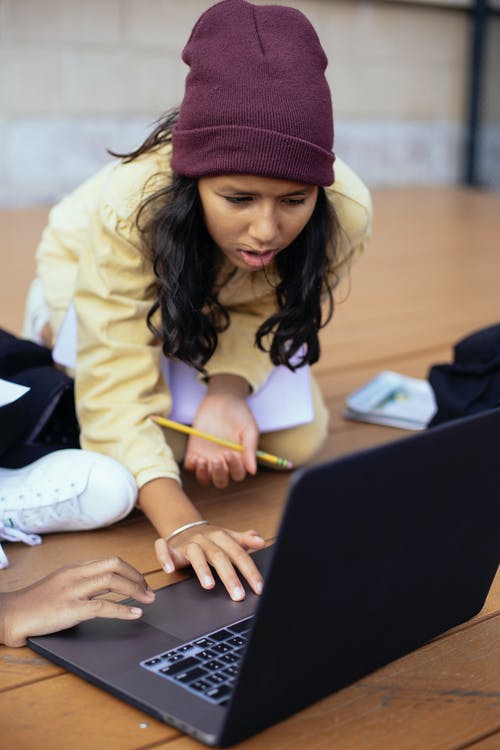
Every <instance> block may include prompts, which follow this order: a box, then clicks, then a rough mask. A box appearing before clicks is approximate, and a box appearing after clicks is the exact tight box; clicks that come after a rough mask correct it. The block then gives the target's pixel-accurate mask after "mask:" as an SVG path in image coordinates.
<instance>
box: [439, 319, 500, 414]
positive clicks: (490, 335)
mask: <svg viewBox="0 0 500 750" xmlns="http://www.w3.org/2000/svg"><path fill="white" fill-rule="evenodd" d="M428 379H429V382H430V384H431V386H432V389H433V391H434V395H435V397H436V402H437V411H436V413H435V415H434V417H433V418H432V420H431V421H430V422H429V425H428V426H429V427H434V426H435V425H437V424H441V423H442V422H447V421H448V420H450V419H457V418H458V417H464V416H467V415H468V414H475V413H476V412H480V411H486V410H487V409H494V408H495V407H496V406H500V325H493V326H490V327H489V328H483V329H481V330H479V331H476V332H475V333H472V334H470V335H469V336H467V337H466V338H464V339H462V340H461V341H459V342H458V343H457V344H456V345H455V348H454V361H453V364H443V365H434V366H433V367H431V369H430V371H429V375H428Z"/></svg>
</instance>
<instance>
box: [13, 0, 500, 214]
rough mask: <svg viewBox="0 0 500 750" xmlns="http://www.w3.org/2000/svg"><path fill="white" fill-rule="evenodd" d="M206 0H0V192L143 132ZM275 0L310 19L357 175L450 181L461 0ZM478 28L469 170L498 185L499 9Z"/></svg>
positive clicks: (458, 153)
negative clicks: (480, 39) (475, 146)
mask: <svg viewBox="0 0 500 750" xmlns="http://www.w3.org/2000/svg"><path fill="white" fill-rule="evenodd" d="M268 1H269V2H270V1H271V0H268ZM274 2H279V0H274ZM489 3H490V5H491V8H494V7H495V6H499V5H500V3H499V2H498V1H497V0H489ZM212 4H213V3H212V2H211V1H210V0H85V1H84V2H83V1H82V0H0V143H1V149H0V205H4V206H6V205H11V206H16V205H33V204H38V203H52V202H53V201H55V200H56V199H57V198H59V197H60V196H61V195H63V194H64V193H66V192H68V191H69V190H71V189H72V188H73V187H75V186H76V185H77V184H78V183H79V182H81V181H82V180H83V179H85V178H86V177H87V176H89V175H90V174H92V173H93V172H94V171H95V170H96V169H98V168H99V167H100V166H101V165H102V164H104V163H105V162H106V161H107V160H108V159H109V158H110V157H109V156H108V155H107V153H106V149H107V148H112V149H116V150H119V151H120V150H127V149H131V148H132V147H134V146H136V145H137V144H138V143H139V142H141V140H142V139H143V138H144V137H145V135H146V134H147V132H148V130H149V129H150V127H151V125H152V123H153V122H154V120H155V119H156V118H157V117H158V116H159V115H160V114H161V113H162V112H163V111H165V110H166V109H168V108H169V107H171V106H173V105H175V104H177V103H178V102H179V101H180V100H181V97H182V92H183V84H184V77H185V75H186V72H187V68H186V67H185V66H184V64H183V63H182V62H181V60H180V55H181V50H182V48H183V46H184V44H185V42H186V41H187V38H188V35H189V33H190V30H191V28H192V26H193V24H194V23H195V21H196V19H197V18H198V16H199V15H200V14H201V13H202V12H203V11H204V10H205V9H206V8H208V7H210V6H211V5H212ZM282 4H287V5H292V6H294V7H297V8H299V9H300V10H302V11H304V12H305V13H306V15H307V16H308V17H309V18H310V20H311V21H312V23H313V24H314V26H315V27H316V30H317V31H318V34H319V36H320V39H321V41H322V43H323V45H324V48H325V50H326V52H327V55H328V58H329V69H328V77H329V81H330V84H331V87H332V93H333V101H334V111H335V123H336V144H335V150H336V152H337V153H338V154H339V155H340V156H342V157H343V158H344V159H346V160H347V161H348V162H349V164H350V165H351V166H353V167H354V168H355V169H356V170H357V171H358V172H359V173H360V175H361V176H362V177H363V178H364V179H365V181H366V182H367V183H368V184H369V185H371V186H386V185H391V186H394V185H417V184H454V183H457V182H460V181H461V180H462V178H463V174H464V149H465V142H466V121H467V109H468V99H469V76H470V49H471V29H472V24H471V18H472V11H471V8H472V6H473V5H474V3H473V1H472V0H443V1H442V2H438V1H437V0H436V2H434V0H421V1H420V2H418V1H416V0H415V1H411V0H410V1H408V2H404V1H403V0H287V2H286V3H282ZM487 37H488V38H487V40H486V42H487V43H486V45H485V49H486V58H485V65H484V69H485V72H484V76H483V79H484V86H483V97H482V102H481V112H482V115H483V128H482V131H481V141H480V148H479V151H478V163H479V173H480V177H479V182H480V183H483V184H484V185H485V186H490V187H500V85H499V83H498V80H499V76H498V73H500V20H499V14H498V12H493V11H492V12H491V18H490V19H489V23H488V29H487ZM495 72H496V74H495Z"/></svg>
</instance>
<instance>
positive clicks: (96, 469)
mask: <svg viewBox="0 0 500 750" xmlns="http://www.w3.org/2000/svg"><path fill="white" fill-rule="evenodd" d="M80 454H81V456H80V460H81V461H82V463H86V464H87V466H86V467H85V468H86V469H87V472H86V474H87V481H86V486H85V489H84V491H83V492H82V493H81V494H80V496H79V501H80V509H81V513H82V521H83V523H84V524H85V525H84V527H85V528H88V529H90V528H99V527H101V526H109V525H110V524H113V523H116V522H117V521H120V520H121V519H123V518H125V517H126V516H128V514H129V513H130V512H131V511H132V509H133V508H134V506H135V503H136V500H137V485H136V482H135V479H134V477H133V476H132V474H131V473H130V471H129V470H128V469H126V468H125V467H124V466H122V464H120V463H118V461H115V460H114V459H112V458H109V457H108V456H103V455H101V454H99V453H92V452H87V451H80ZM85 454H86V455H85Z"/></svg>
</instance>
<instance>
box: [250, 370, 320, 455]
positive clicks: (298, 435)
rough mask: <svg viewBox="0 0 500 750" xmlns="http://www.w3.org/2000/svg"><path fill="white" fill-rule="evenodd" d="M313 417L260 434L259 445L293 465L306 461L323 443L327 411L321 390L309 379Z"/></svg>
mask: <svg viewBox="0 0 500 750" xmlns="http://www.w3.org/2000/svg"><path fill="white" fill-rule="evenodd" d="M311 390H312V397H313V407H314V419H313V420H312V422H308V423H307V424H304V425H299V426H298V427H292V428H290V429H288V430H280V431H278V432H269V433H267V434H265V435H262V436H261V440H260V445H261V446H262V448H263V449H264V450H266V451H268V452H269V453H273V454H275V455H278V456H282V457H283V458H286V459H288V461H291V462H292V463H293V465H294V466H302V465H303V464H306V463H308V462H309V461H310V460H311V459H312V458H313V457H314V455H315V454H316V453H317V452H318V450H319V449H320V448H321V446H322V445H323V443H324V441H325V439H326V437H327V435H328V420H329V413H328V410H327V408H326V406H325V404H324V402H323V398H322V396H321V392H320V390H319V388H318V386H317V384H316V382H315V381H314V380H312V379H311Z"/></svg>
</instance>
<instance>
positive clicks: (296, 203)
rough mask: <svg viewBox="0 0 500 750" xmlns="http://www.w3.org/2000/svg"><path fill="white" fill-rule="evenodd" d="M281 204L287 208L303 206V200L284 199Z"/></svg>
mask: <svg viewBox="0 0 500 750" xmlns="http://www.w3.org/2000/svg"><path fill="white" fill-rule="evenodd" d="M283 203H284V204H285V205H287V206H303V205H304V203H305V198H284V200H283Z"/></svg>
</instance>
